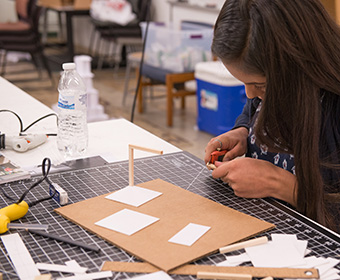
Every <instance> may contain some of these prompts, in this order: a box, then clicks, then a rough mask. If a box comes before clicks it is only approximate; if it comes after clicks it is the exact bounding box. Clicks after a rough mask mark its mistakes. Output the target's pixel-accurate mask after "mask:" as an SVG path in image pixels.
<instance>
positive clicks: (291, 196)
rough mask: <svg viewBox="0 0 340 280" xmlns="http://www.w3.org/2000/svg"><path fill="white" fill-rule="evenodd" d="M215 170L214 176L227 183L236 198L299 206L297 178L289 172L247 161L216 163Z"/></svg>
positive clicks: (261, 162) (267, 163)
mask: <svg viewBox="0 0 340 280" xmlns="http://www.w3.org/2000/svg"><path fill="white" fill-rule="evenodd" d="M215 166H216V167H217V168H216V169H215V170H214V171H213V172H212V176H213V177H214V178H220V179H221V180H222V181H224V182H226V183H228V184H229V186H230V187H231V188H232V189H233V190H234V193H235V195H237V196H240V197H245V198H263V197H274V198H277V199H280V200H283V201H286V202H288V203H290V204H291V205H293V206H296V191H297V189H296V177H295V175H293V174H292V173H290V172H289V171H287V170H284V169H282V168H280V167H277V166H275V165H274V164H272V163H270V162H268V161H265V160H259V159H253V158H248V157H243V158H237V159H235V160H232V161H228V162H215Z"/></svg>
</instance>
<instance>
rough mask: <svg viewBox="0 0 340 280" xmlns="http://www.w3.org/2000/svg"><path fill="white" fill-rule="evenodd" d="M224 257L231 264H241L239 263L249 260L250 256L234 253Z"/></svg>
mask: <svg viewBox="0 0 340 280" xmlns="http://www.w3.org/2000/svg"><path fill="white" fill-rule="evenodd" d="M226 259H227V260H228V262H229V263H231V264H233V263H235V264H236V263H238V264H241V263H244V262H250V258H249V256H248V254H246V253H243V254H239V255H234V256H226Z"/></svg>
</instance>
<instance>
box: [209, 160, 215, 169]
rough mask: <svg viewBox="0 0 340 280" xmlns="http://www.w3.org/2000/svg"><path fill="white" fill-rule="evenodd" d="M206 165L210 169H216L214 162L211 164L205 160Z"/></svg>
mask: <svg viewBox="0 0 340 280" xmlns="http://www.w3.org/2000/svg"><path fill="white" fill-rule="evenodd" d="M207 167H208V168H209V169H210V170H214V169H216V165H215V164H212V163H209V162H207Z"/></svg>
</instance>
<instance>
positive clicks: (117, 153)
mask: <svg viewBox="0 0 340 280" xmlns="http://www.w3.org/2000/svg"><path fill="white" fill-rule="evenodd" d="M46 94H48V92H46ZM0 97H1V100H2V101H1V105H0V110H1V109H8V110H12V111H14V112H15V113H17V114H18V115H19V116H20V117H21V119H22V121H23V125H24V127H27V126H28V125H29V124H30V123H32V122H33V121H35V120H36V119H38V118H40V117H42V116H44V115H47V114H49V113H53V112H54V111H53V110H52V109H50V108H49V107H47V106H45V105H44V104H42V103H41V102H39V101H38V100H36V99H34V98H33V97H31V96H30V95H28V94H27V93H26V92H24V91H22V90H21V89H19V88H18V87H16V86H15V85H13V84H11V83H10V82H8V81H7V80H5V79H4V78H2V77H0ZM88 128H89V146H88V150H87V152H86V154H85V155H84V156H83V157H92V156H98V155H100V156H102V157H103V158H104V159H105V160H107V161H108V162H113V161H122V160H127V159H128V145H129V144H134V145H138V146H142V147H146V148H152V149H156V150H162V151H163V153H164V154H166V153H173V152H179V151H181V150H180V149H179V148H177V147H175V146H173V145H172V144H170V143H168V142H166V141H164V140H162V139H161V138H159V137H157V136H155V135H153V134H152V133H150V132H148V131H146V130H144V129H142V128H140V127H138V126H136V125H135V124H133V123H131V122H129V121H127V120H125V119H114V120H108V121H101V122H94V123H89V124H88ZM0 131H1V133H5V135H18V133H19V122H18V120H17V118H16V117H15V116H14V115H13V114H10V113H0ZM56 132H57V124H56V118H55V117H49V118H47V119H44V120H43V121H41V122H39V123H37V124H36V125H35V126H34V127H32V128H30V129H29V130H28V131H27V133H56ZM1 153H3V154H4V155H5V156H6V157H8V158H9V159H10V160H12V161H13V162H15V163H17V164H18V165H19V166H21V167H23V168H25V169H30V168H33V167H34V166H37V165H40V164H41V162H42V160H43V159H44V158H45V157H49V158H50V159H51V160H52V164H53V163H54V164H56V163H57V164H59V163H60V162H61V161H62V160H64V159H63V158H62V157H61V155H60V154H59V152H58V149H57V147H56V137H53V136H52V137H49V138H48V140H47V142H46V143H44V144H43V145H41V146H39V147H37V148H35V149H32V150H29V151H27V152H25V153H19V152H16V151H13V150H2V151H1ZM147 156H154V154H150V153H147V152H143V151H138V150H137V151H136V152H135V158H141V157H147ZM78 158H79V157H78ZM74 159H76V158H74Z"/></svg>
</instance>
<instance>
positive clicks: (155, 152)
mask: <svg viewBox="0 0 340 280" xmlns="http://www.w3.org/2000/svg"><path fill="white" fill-rule="evenodd" d="M129 148H130V149H135V150H140V151H144V152H149V153H153V154H159V155H162V154H163V151H160V150H155V149H150V148H145V147H141V146H137V145H132V144H129Z"/></svg>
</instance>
